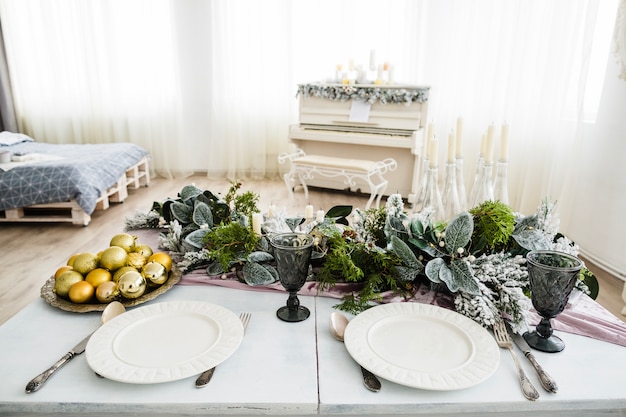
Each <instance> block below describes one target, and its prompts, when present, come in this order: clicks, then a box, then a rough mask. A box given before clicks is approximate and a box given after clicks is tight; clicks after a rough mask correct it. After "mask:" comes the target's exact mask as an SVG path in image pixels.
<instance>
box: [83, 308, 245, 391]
mask: <svg viewBox="0 0 626 417" xmlns="http://www.w3.org/2000/svg"><path fill="white" fill-rule="evenodd" d="M170 313H175V314H176V317H180V318H181V319H184V318H185V315H189V316H196V317H200V318H203V319H205V320H209V321H211V322H212V323H216V324H217V327H218V337H217V340H215V341H214V343H213V344H212V345H211V346H210V347H209V348H207V349H204V352H203V353H202V354H200V355H193V357H191V355H190V357H188V358H185V357H178V358H176V362H177V365H175V366H171V365H168V364H167V358H164V361H163V364H162V366H161V365H158V364H157V365H154V366H148V367H146V366H138V365H134V364H129V363H128V362H126V361H123V360H121V359H120V358H119V357H118V355H117V354H116V352H115V349H116V348H115V347H114V345H115V340H116V337H117V336H118V335H123V334H124V333H123V332H124V330H125V329H127V328H128V327H129V326H141V325H142V323H144V322H148V321H149V320H148V319H150V318H151V317H155V316H158V315H162V314H170ZM191 330H192V331H189V332H188V333H187V334H186V335H185V336H184V337H182V338H181V337H180V335H177V336H178V337H177V338H176V340H175V345H174V346H172V347H171V349H172V350H174V351H177V350H176V346H183V345H184V344H190V343H191V344H193V343H198V342H197V337H196V335H195V334H194V332H193V329H191ZM242 339H243V325H242V323H241V320H240V319H239V317H237V315H236V314H235V313H233V312H232V311H230V310H228V309H227V308H224V307H222V306H219V305H217V304H212V303H207V302H201V301H172V302H164V303H157V304H151V305H146V306H142V307H139V308H136V309H133V310H131V311H128V312H126V313H124V314H122V315H120V316H117V317H115V318H114V319H112V320H111V321H109V322H107V323H105V324H104V325H102V326H101V327H100V328H99V329H98V330H97V331H96V332H95V333H94V334H93V335H92V336H91V338H90V339H89V342H88V343H87V348H86V357H87V363H88V364H89V366H90V367H91V368H92V369H93V370H94V371H95V372H97V373H98V374H99V375H101V376H103V377H105V378H108V379H111V380H114V381H119V382H126V383H134V384H152V383H160V382H168V381H176V380H179V379H184V378H187V377H189V376H192V375H197V374H199V373H201V372H203V371H205V370H207V369H210V368H213V367H215V366H217V365H219V364H220V363H221V362H223V361H224V360H226V359H227V358H228V357H229V356H230V355H232V354H233V353H234V352H235V351H236V350H237V348H238V347H239V345H240V344H241V341H242ZM118 346H119V345H118ZM142 348H145V349H150V346H145V347H142ZM199 348H200V349H203V347H202V346H200V347H199ZM118 349H119V348H118ZM174 354H176V353H174Z"/></svg>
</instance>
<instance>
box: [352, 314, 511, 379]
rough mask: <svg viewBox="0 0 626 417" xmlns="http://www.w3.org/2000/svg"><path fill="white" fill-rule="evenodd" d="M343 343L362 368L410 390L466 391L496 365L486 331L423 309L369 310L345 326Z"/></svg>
mask: <svg viewBox="0 0 626 417" xmlns="http://www.w3.org/2000/svg"><path fill="white" fill-rule="evenodd" d="M344 341H345V345H346V348H347V349H348V352H349V353H350V355H351V356H352V357H353V358H354V360H356V361H357V362H358V363H359V364H360V365H361V366H363V367H364V368H365V369H368V370H369V371H371V372H373V373H374V374H376V375H378V376H380V377H381V378H384V379H387V380H389V381H392V382H396V383H398V384H401V385H406V386H409V387H413V388H421V389H427V390H442V391H443V390H457V389H463V388H468V387H471V386H474V385H476V384H479V383H480V382H482V381H484V380H486V379H487V378H489V377H490V376H491V375H492V374H493V373H494V372H495V371H496V369H497V368H498V365H499V364H500V349H499V347H498V345H497V344H496V342H495V340H494V338H493V337H492V336H491V334H490V333H489V332H488V331H487V330H485V329H484V328H483V327H481V326H480V325H479V324H478V323H476V322H474V321H473V320H471V319H469V318H467V317H465V316H463V315H461V314H459V313H457V312H455V311H452V310H447V309H445V308H441V307H437V306H432V305H429V304H420V303H411V302H407V303H389V304H382V305H379V306H376V307H372V308H370V309H368V310H366V311H364V312H363V313H361V314H359V315H357V316H356V317H355V318H354V319H352V320H351V321H350V323H349V324H348V327H347V328H346V332H345V337H344Z"/></svg>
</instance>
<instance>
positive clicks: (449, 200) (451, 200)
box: [441, 162, 461, 220]
mask: <svg viewBox="0 0 626 417" xmlns="http://www.w3.org/2000/svg"><path fill="white" fill-rule="evenodd" d="M441 202H442V205H443V212H444V217H445V219H446V220H451V219H453V218H454V217H455V216H456V215H457V214H459V213H460V212H461V203H460V201H459V193H458V190H457V181H456V163H455V162H448V163H447V164H446V177H445V181H444V186H443V195H442V196H441Z"/></svg>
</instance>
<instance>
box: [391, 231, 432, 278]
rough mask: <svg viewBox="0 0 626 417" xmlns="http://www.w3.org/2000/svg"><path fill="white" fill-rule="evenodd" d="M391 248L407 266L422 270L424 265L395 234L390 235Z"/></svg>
mask: <svg viewBox="0 0 626 417" xmlns="http://www.w3.org/2000/svg"><path fill="white" fill-rule="evenodd" d="M390 242H391V249H392V250H393V251H394V253H395V254H396V255H398V258H400V260H401V261H402V263H403V264H404V265H406V266H408V267H409V268H413V269H418V270H420V271H421V270H422V269H423V268H424V265H422V263H421V262H420V261H419V260H418V259H417V257H416V256H415V254H414V253H413V251H412V250H411V248H410V247H409V245H407V244H406V243H404V241H403V240H402V239H400V238H399V237H397V236H395V235H394V236H391V240H390Z"/></svg>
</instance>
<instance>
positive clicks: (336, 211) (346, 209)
mask: <svg viewBox="0 0 626 417" xmlns="http://www.w3.org/2000/svg"><path fill="white" fill-rule="evenodd" d="M350 213H352V206H334V207H332V208H331V209H330V210H328V211H327V212H326V217H330V218H331V219H339V218H342V217H348V216H349V215H350Z"/></svg>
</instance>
